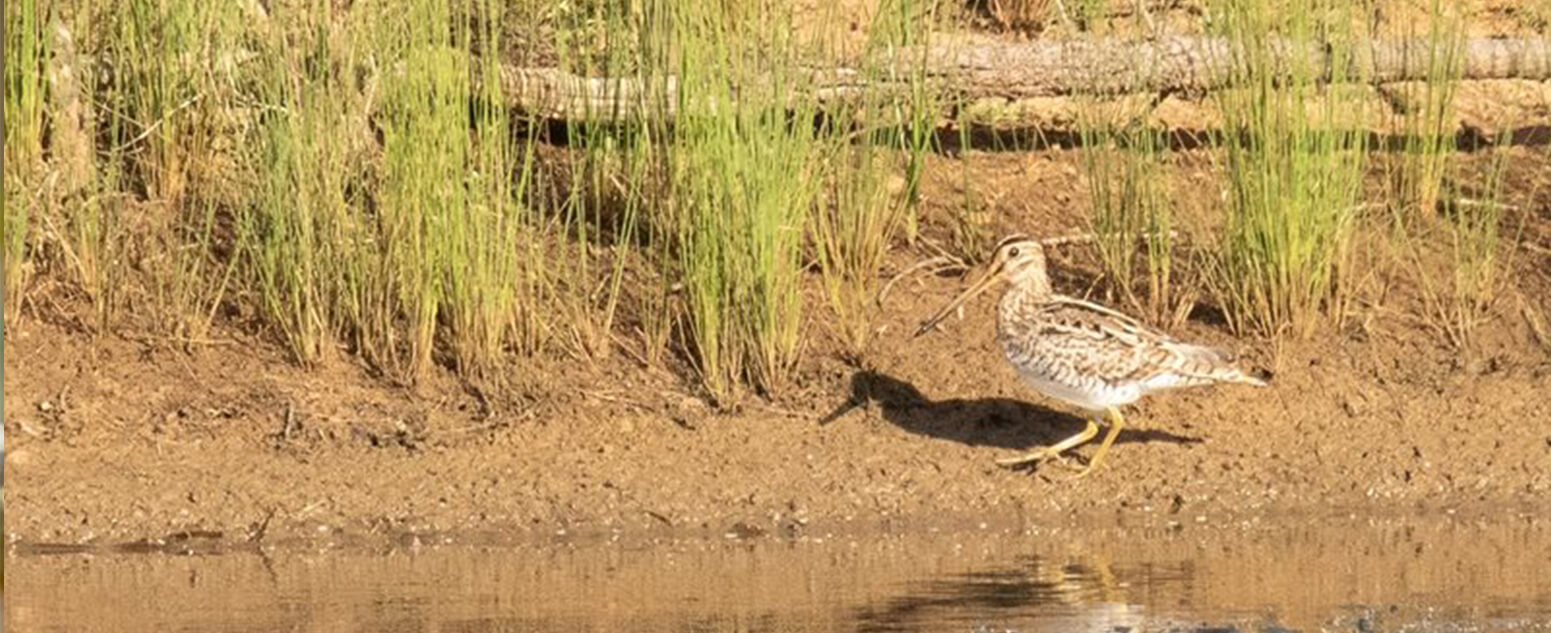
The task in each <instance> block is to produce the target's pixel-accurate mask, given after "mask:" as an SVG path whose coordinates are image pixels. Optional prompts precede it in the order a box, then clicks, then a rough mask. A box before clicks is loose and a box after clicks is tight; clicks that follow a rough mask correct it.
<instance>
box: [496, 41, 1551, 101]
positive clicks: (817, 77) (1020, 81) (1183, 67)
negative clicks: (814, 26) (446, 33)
mask: <svg viewBox="0 0 1551 633" xmlns="http://www.w3.org/2000/svg"><path fill="white" fill-rule="evenodd" d="M1268 46H1269V49H1268V51H1267V52H1268V53H1269V55H1270V60H1271V67H1272V68H1275V69H1277V72H1278V73H1281V74H1283V75H1285V74H1286V73H1287V72H1288V69H1290V68H1296V67H1298V66H1297V64H1299V63H1303V64H1309V65H1308V66H1303V67H1304V68H1316V69H1324V70H1323V73H1322V77H1321V78H1322V79H1323V80H1325V81H1340V82H1348V81H1366V82H1369V83H1373V84H1385V83H1394V82H1401V81H1416V80H1425V79H1428V78H1429V72H1430V68H1429V65H1430V63H1429V55H1430V50H1431V49H1432V47H1433V43H1432V42H1429V41H1427V40H1424V39H1400V40H1374V41H1372V42H1369V43H1368V44H1367V45H1365V46H1358V47H1355V48H1354V49H1353V50H1352V51H1351V52H1349V53H1346V54H1347V55H1348V58H1346V59H1337V58H1335V57H1334V55H1335V54H1336V53H1332V49H1331V48H1330V47H1327V46H1324V45H1322V44H1318V43H1293V42H1290V41H1273V42H1272V43H1271V44H1269V45H1268ZM1238 58H1239V55H1238V54H1237V51H1235V45H1234V44H1233V43H1232V42H1231V41H1229V40H1227V39H1224V38H1211V37H1165V38H1158V39H1155V40H1145V41H1133V42H1122V41H1116V40H1105V39H1098V40H1067V41H1033V42H1025V43H999V44H975V45H947V46H941V45H940V46H934V47H931V48H927V49H924V50H923V49H920V48H903V49H897V50H893V51H889V52H887V53H884V54H882V55H880V56H879V57H878V58H877V59H876V61H877V62H879V63H881V65H882V66H881V67H883V68H886V69H888V70H887V71H886V72H877V73H872V74H871V75H869V73H866V72H864V71H863V70H861V69H859V68H833V69H815V70H810V71H808V73H807V74H808V78H809V82H808V83H809V85H810V86H811V90H812V92H811V94H812V95H813V97H814V98H816V99H817V101H818V102H819V104H820V106H821V107H826V106H830V105H833V104H835V103H839V102H844V101H846V100H850V99H854V98H856V97H857V96H859V95H861V94H864V93H865V92H867V91H878V90H882V91H890V90H900V91H903V90H906V89H908V88H909V86H908V83H907V80H906V79H901V78H911V77H924V78H926V79H927V80H929V81H931V82H933V83H935V84H936V85H938V86H939V87H940V89H941V90H943V91H944V92H945V93H947V94H949V95H952V96H956V97H959V98H962V99H984V98H1007V99H1022V98H1030V97H1052V96H1064V95H1074V94H1094V95H1115V94H1125V93H1138V92H1141V93H1169V92H1179V91H1209V90H1215V89H1219V88H1223V87H1225V86H1229V85H1231V84H1232V83H1233V81H1234V77H1235V75H1236V73H1235V69H1234V65H1235V61H1234V60H1235V59H1238ZM1459 63H1460V75H1461V78H1463V79H1467V80H1481V79H1530V80H1547V79H1551V40H1548V39H1544V38H1542V39H1479V38H1478V39H1468V40H1465V41H1463V42H1461V43H1460V50H1459ZM1334 68H1342V69H1345V72H1343V73H1342V76H1339V77H1338V76H1333V75H1334V73H1333V72H1332V70H1331V69H1334ZM501 91H502V94H503V97H504V98H505V100H506V102H507V104H508V105H510V106H512V107H515V108H517V109H519V110H522V111H524V112H528V113H530V114H532V115H535V116H541V117H544V118H550V119H558V120H591V121H621V120H623V121H628V120H636V119H638V118H639V117H640V116H641V115H642V114H643V113H648V114H650V116H654V117H656V116H667V117H672V116H674V114H675V112H674V107H675V104H677V103H678V83H677V81H676V80H675V78H673V77H660V78H656V79H640V78H633V77H583V76H579V75H575V74H571V73H568V72H565V71H563V70H560V69H556V68H518V67H510V66H507V67H503V68H502V69H501Z"/></svg>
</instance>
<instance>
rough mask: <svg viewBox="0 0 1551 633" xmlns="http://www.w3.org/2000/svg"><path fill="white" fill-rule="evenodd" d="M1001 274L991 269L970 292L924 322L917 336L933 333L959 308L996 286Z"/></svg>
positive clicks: (917, 330) (972, 286) (966, 292)
mask: <svg viewBox="0 0 1551 633" xmlns="http://www.w3.org/2000/svg"><path fill="white" fill-rule="evenodd" d="M1001 272H1002V271H1001V270H999V269H997V268H991V269H989V270H987V271H986V272H985V274H983V275H981V276H980V279H977V280H975V283H974V285H971V286H970V287H969V289H968V290H965V291H964V292H962V293H960V294H959V296H958V297H955V298H954V299H953V301H950V302H949V303H948V305H946V306H944V307H943V309H941V310H938V311H937V314H934V315H932V318H930V319H927V320H925V321H922V322H921V327H920V328H918V329H916V334H915V335H916V336H920V335H922V334H925V333H927V332H930V331H932V328H935V327H937V324H938V323H941V322H942V320H943V319H946V318H948V315H950V314H953V312H954V311H955V310H958V309H959V306H962V305H964V303H965V302H967V301H969V300H970V299H973V298H975V296H976V295H979V294H980V293H982V292H985V290H986V288H990V287H991V286H992V285H993V284H995V283H996V279H997V277H999V276H1000V274H1001Z"/></svg>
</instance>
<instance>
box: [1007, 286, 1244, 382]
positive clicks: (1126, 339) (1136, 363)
mask: <svg viewBox="0 0 1551 633" xmlns="http://www.w3.org/2000/svg"><path fill="white" fill-rule="evenodd" d="M1037 310H1038V314H1036V315H1033V316H1034V318H1031V319H1029V322H1030V323H1032V324H1035V327H1036V328H1037V330H1036V331H1034V332H1030V334H1032V335H1033V336H1032V337H1030V340H1031V342H1032V344H1034V345H1040V346H1042V347H1044V348H1045V350H1044V351H1045V352H1046V354H1054V355H1056V356H1058V357H1060V358H1062V359H1063V360H1064V364H1067V365H1069V366H1070V367H1071V369H1072V370H1074V371H1076V372H1077V373H1079V374H1083V375H1088V376H1093V377H1098V378H1101V379H1103V380H1106V381H1109V382H1112V383H1120V382H1137V383H1143V384H1154V383H1156V384H1158V385H1159V386H1186V385H1191V384H1202V383H1207V382H1215V381H1220V380H1227V381H1242V380H1243V379H1244V378H1245V377H1244V375H1243V373H1242V372H1241V371H1240V370H1239V369H1238V368H1237V367H1235V366H1233V359H1232V357H1231V356H1230V355H1228V354H1226V353H1224V352H1221V351H1219V350H1216V349H1213V348H1210V347H1205V346H1201V345H1193V344H1190V343H1184V342H1181V341H1178V340H1176V339H1174V338H1173V337H1170V336H1169V335H1167V334H1164V333H1163V332H1160V331H1158V330H1155V329H1153V328H1151V327H1148V326H1147V325H1146V324H1144V323H1142V322H1141V321H1138V320H1136V319H1133V318H1131V317H1129V316H1127V315H1125V314H1122V313H1120V312H1117V311H1115V310H1112V309H1109V308H1106V307H1104V306H1101V305H1099V304H1096V303H1092V302H1089V301H1083V300H1081V299H1076V298H1072V297H1063V296H1055V297H1051V298H1050V300H1048V301H1045V302H1043V303H1041V304H1040V305H1039V307H1038V308H1037Z"/></svg>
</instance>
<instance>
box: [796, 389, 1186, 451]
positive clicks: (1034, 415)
mask: <svg viewBox="0 0 1551 633" xmlns="http://www.w3.org/2000/svg"><path fill="white" fill-rule="evenodd" d="M875 406H876V407H877V409H878V410H879V412H881V413H882V415H883V419H885V420H888V421H889V422H890V423H892V424H894V425H895V426H898V427H900V428H902V429H904V430H906V431H909V432H911V433H916V434H919V435H925V436H927V437H931V438H936V439H943V440H950V441H954V442H959V443H961V444H966V445H969V446H994V447H997V448H1007V449H1015V450H1026V449H1030V448H1034V447H1039V446H1049V445H1051V444H1054V443H1056V442H1059V441H1061V440H1063V439H1066V438H1068V437H1071V436H1072V435H1074V434H1076V433H1078V432H1080V431H1082V430H1083V427H1085V426H1087V422H1086V421H1085V420H1084V419H1083V418H1080V417H1078V416H1075V415H1072V414H1069V413H1063V412H1061V411H1056V410H1054V409H1050V408H1047V407H1043V406H1040V405H1038V404H1033V403H1030V402H1024V401H1022V400H1013V399H1010V398H974V399H960V398H954V399H949V400H932V399H930V398H927V397H926V396H925V395H924V394H922V393H921V391H920V390H919V389H916V387H915V385H912V384H910V383H908V382H905V381H903V380H900V379H898V378H895V377H893V376H890V375H888V374H884V373H882V372H878V371H875V370H863V371H858V372H856V373H855V374H853V375H852V376H851V394H850V397H849V398H848V399H847V400H846V401H845V402H844V403H842V404H841V405H840V406H839V407H837V408H836V409H835V410H834V411H832V412H830V414H829V415H826V416H824V417H823V418H821V419H820V420H819V424H830V423H832V422H835V421H836V420H839V419H840V418H841V417H844V416H845V415H846V414H847V413H850V412H851V411H853V410H855V409H857V408H865V409H867V410H872V408H873V407H875ZM1101 422H1102V421H1101ZM1136 442H1170V443H1174V444H1197V443H1200V442H1201V440H1200V439H1199V438H1195V437H1187V436H1182V435H1176V434H1174V433H1170V432H1168V431H1159V430H1154V429H1138V428H1134V427H1129V426H1128V427H1127V428H1126V429H1125V430H1124V431H1123V432H1121V434H1120V436H1119V437H1117V438H1116V439H1115V443H1116V444H1124V443H1136Z"/></svg>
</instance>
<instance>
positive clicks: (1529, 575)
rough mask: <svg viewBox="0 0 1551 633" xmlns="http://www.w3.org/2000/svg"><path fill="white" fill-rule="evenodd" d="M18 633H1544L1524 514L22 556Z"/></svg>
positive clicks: (1537, 537) (13, 612)
mask: <svg viewBox="0 0 1551 633" xmlns="http://www.w3.org/2000/svg"><path fill="white" fill-rule="evenodd" d="M7 567H8V570H7V572H8V574H7V575H8V576H10V578H9V579H8V580H9V581H10V582H9V583H8V587H7V595H6V600H5V603H4V609H5V616H6V617H5V626H7V627H9V628H10V629H11V630H12V631H17V632H28V631H106V630H116V631H168V630H182V631H277V630H281V631H390V632H396V633H418V632H431V631H436V632H447V631H456V632H464V633H492V632H505V631H513V632H515V631H567V632H572V631H705V632H717V633H722V632H731V631H857V630H860V631H870V632H894V631H964V632H966V633H967V632H970V631H985V632H990V631H997V632H1001V631H1009V630H1011V631H1020V632H1024V633H1029V632H1038V631H1116V630H1160V629H1162V630H1180V631H1206V630H1251V631H1262V630H1278V629H1281V628H1283V627H1285V628H1286V629H1294V630H1346V631H1397V630H1419V631H1428V630H1460V629H1469V630H1526V631H1551V583H1546V582H1545V581H1544V578H1543V575H1544V573H1545V571H1546V570H1547V569H1551V528H1548V527H1546V526H1545V525H1543V524H1541V523H1538V522H1536V521H1534V520H1505V521H1502V522H1498V523H1493V524H1476V523H1460V522H1448V521H1432V522H1415V521H1412V522H1402V523H1389V524H1381V525H1367V524H1355V523H1353V524H1345V525H1328V524H1327V525H1297V526H1283V527H1275V528H1268V527H1256V528H1250V529H1238V528H1226V529H1214V528H1198V527H1190V528H1187V529H1183V530H1179V531H1171V530H1157V531H1146V530H1132V531H1126V530H1116V531H1107V532H1103V533H1094V532H1083V531H1054V532H1038V533H1033V534H983V533H977V534H970V535H913V536H888V537H875V538H868V539H855V540H852V539H824V540H822V541H818V540H812V541H799V542H783V541H774V540H765V541H756V542H752V543H742V542H725V541H679V542H672V543H659V544H634V545H621V544H618V543H613V544H611V543H601V542H600V543H590V544H546V545H533V544H529V545H510V546H502V547H472V546H458V547H444V548H426V549H422V550H418V551H414V552H409V551H387V552H367V551H296V550H279V551H273V552H265V553H257V552H253V551H246V552H230V553H226V554H219V555H201V556H168V555H156V554H111V555H103V554H97V555H89V554H80V553H72V554H56V555H18V556H12V557H10V558H9V559H8V561H7Z"/></svg>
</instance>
